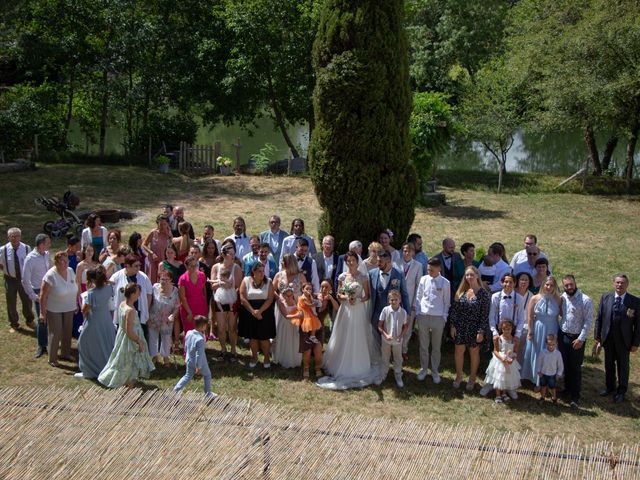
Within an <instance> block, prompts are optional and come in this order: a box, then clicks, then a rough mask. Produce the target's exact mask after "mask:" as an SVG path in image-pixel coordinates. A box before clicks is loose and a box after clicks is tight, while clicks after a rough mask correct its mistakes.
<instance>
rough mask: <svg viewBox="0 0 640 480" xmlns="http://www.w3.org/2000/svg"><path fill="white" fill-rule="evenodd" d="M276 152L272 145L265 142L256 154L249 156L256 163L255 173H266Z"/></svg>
mask: <svg viewBox="0 0 640 480" xmlns="http://www.w3.org/2000/svg"><path fill="white" fill-rule="evenodd" d="M277 151H278V149H277V147H276V146H275V145H274V144H273V143H269V142H267V143H265V144H264V146H263V147H262V148H261V149H260V151H259V152H258V153H254V154H253V155H251V158H253V160H255V162H256V171H257V172H258V173H265V172H266V171H267V169H268V168H269V164H270V163H271V161H272V160H273V156H274V155H275V153H276V152H277Z"/></svg>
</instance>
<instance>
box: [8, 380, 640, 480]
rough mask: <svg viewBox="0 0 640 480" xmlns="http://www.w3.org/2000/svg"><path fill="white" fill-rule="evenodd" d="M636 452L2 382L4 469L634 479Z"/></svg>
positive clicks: (21, 472)
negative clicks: (15, 385) (8, 384)
mask: <svg viewBox="0 0 640 480" xmlns="http://www.w3.org/2000/svg"><path fill="white" fill-rule="evenodd" d="M337 397H338V395H336V398H337ZM630 440H631V441H637V438H636V439H630ZM639 455H640V446H639V445H638V444H635V445H634V444H632V445H622V446H614V445H612V444H611V443H609V442H606V441H603V442H598V443H596V444H591V445H587V446H585V445H581V444H580V443H579V442H578V441H576V439H575V438H568V437H548V436H544V435H538V434H533V433H531V432H523V433H504V432H498V431H495V430H494V431H489V430H484V429H480V428H472V427H469V426H455V425H443V424H435V423H431V424H428V423H420V422H416V421H413V420H398V419H387V418H381V417H378V418H372V417H368V416H363V415H353V414H340V413H316V412H313V411H305V412H298V411H294V410H291V409H286V408H283V407H279V406H274V405H269V404H263V403H259V402H252V401H250V400H234V399H229V398H224V397H218V398H217V399H215V400H212V401H205V400H204V398H203V395H202V393H200V392H198V393H195V392H185V393H181V394H176V393H174V392H172V391H166V390H150V391H143V390H140V389H131V390H127V389H124V388H121V389H117V390H104V389H101V388H97V387H91V388H90V389H88V390H85V389H80V388H76V389H75V390H71V389H64V388H36V387H16V388H4V389H0V458H2V462H0V478H2V479H7V480H11V479H21V480H22V479H29V480H45V479H46V480H57V479H61V480H62V479H64V480H74V479H85V478H92V479H114V480H115V479H117V480H120V479H122V478H152V479H154V480H162V479H172V480H174V479H176V478H190V479H196V478H198V479H199V478H216V479H229V480H231V479H234V480H235V479H243V478H246V479H257V478H259V479H263V480H266V479H273V480H275V479H280V478H287V479H288V478H295V479H306V478H314V479H319V478H322V479H333V478H336V479H347V478H348V479H360V478H362V479H372V478H402V479H419V480H423V479H424V478H429V479H432V478H433V479H440V478H443V479H457V478H473V477H475V478H479V479H484V478H516V479H571V480H574V479H576V478H579V479H599V478H606V479H624V478H640V460H639Z"/></svg>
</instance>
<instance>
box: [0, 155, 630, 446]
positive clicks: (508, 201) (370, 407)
mask: <svg viewBox="0 0 640 480" xmlns="http://www.w3.org/2000/svg"><path fill="white" fill-rule="evenodd" d="M69 188H70V189H72V190H73V191H74V192H75V193H76V194H78V195H79V197H80V199H81V205H80V207H79V211H84V210H92V209H98V208H121V209H128V210H133V211H135V212H136V213H137V214H138V216H137V217H136V218H135V219H134V220H132V221H123V222H121V223H120V224H119V225H118V226H119V227H120V228H121V229H122V230H123V231H124V233H125V234H126V235H128V234H130V233H131V232H133V231H134V230H135V231H138V232H142V233H143V234H145V233H146V232H148V231H149V230H150V229H151V228H153V226H154V218H155V216H156V215H157V214H158V213H159V212H160V211H161V209H162V205H163V204H164V203H166V202H169V203H173V204H174V205H183V206H184V207H185V209H186V215H185V216H186V218H187V220H189V221H191V222H192V223H193V224H194V228H195V230H196V232H197V233H198V234H199V233H200V231H201V229H202V227H203V226H204V225H205V224H206V223H211V224H213V225H214V226H215V229H216V238H223V237H224V236H226V235H228V234H230V233H231V231H232V230H231V224H232V220H233V218H234V217H235V216H237V215H242V216H243V217H244V218H245V219H246V222H247V226H248V232H249V233H257V232H260V231H262V230H264V229H266V227H267V220H268V217H269V215H271V214H273V213H277V214H279V215H280V216H281V217H282V220H283V227H285V228H288V226H289V224H290V222H291V219H293V218H294V217H302V218H304V219H305V222H306V226H307V231H308V232H309V233H310V234H311V235H313V236H314V237H315V236H316V232H317V219H318V216H319V213H320V209H319V206H318V203H317V201H316V198H315V195H314V193H313V186H312V184H311V181H310V180H309V179H308V178H304V177H252V176H232V177H220V176H209V177H201V178H188V177H185V176H181V175H178V174H169V175H161V174H158V173H155V172H152V171H148V170H146V169H139V168H127V167H97V166H78V165H57V166H51V165H45V166H41V167H40V168H39V169H38V170H36V171H32V172H22V173H13V174H5V175H2V176H0V206H1V207H2V208H0V229H1V230H2V231H3V232H5V231H6V229H7V228H8V227H9V226H13V225H17V226H20V227H21V228H22V230H23V233H24V235H23V237H24V239H25V240H26V241H27V242H28V243H30V244H33V237H34V236H35V234H37V233H38V232H40V229H41V226H42V224H43V223H44V222H45V221H46V220H48V219H51V218H53V217H52V214H51V213H50V212H46V211H45V210H44V208H42V207H41V206H38V205H35V204H34V202H33V199H34V198H35V197H36V196H37V195H40V194H43V195H58V196H62V194H63V193H64V191H65V190H66V189H69ZM443 190H444V191H445V193H446V195H447V205H446V206H442V207H437V208H418V209H417V210H416V218H415V222H414V225H413V230H414V231H417V232H419V233H421V234H422V236H423V238H424V240H425V250H426V251H427V253H428V254H429V255H432V254H434V253H437V252H438V251H439V250H440V242H441V240H442V238H444V237H445V236H450V237H452V238H454V239H455V240H456V242H457V243H458V245H460V244H461V243H462V242H464V241H471V242H473V243H475V244H476V246H477V247H483V248H485V249H486V247H487V246H488V245H489V244H491V243H492V242H494V241H501V242H503V243H504V244H505V246H506V248H507V252H508V255H509V256H510V255H511V254H513V252H515V251H517V250H519V249H521V248H522V240H523V236H524V234H525V233H527V232H533V233H536V234H537V235H538V238H539V244H540V247H541V248H542V249H543V250H544V251H545V252H546V253H547V255H548V256H549V258H550V261H551V264H552V267H553V269H554V272H555V273H556V274H558V275H561V274H564V273H569V272H570V273H573V274H575V275H576V277H577V279H578V285H579V287H580V288H582V289H583V291H584V292H586V293H587V294H589V295H590V296H591V297H592V298H593V299H594V301H595V303H596V304H597V302H598V300H599V297H600V295H601V294H602V293H603V292H605V291H607V290H609V289H610V288H611V275H612V274H613V273H614V272H617V271H626V272H627V273H628V274H629V275H630V277H631V288H630V291H631V292H636V293H640V292H639V290H638V289H636V284H638V283H639V282H640V279H639V278H638V276H639V272H640V259H639V258H638V240H637V238H638V237H637V235H638V227H639V226H640V225H639V222H638V218H640V203H639V201H638V198H636V197H620V196H616V197H604V196H586V195H579V194H571V193H555V194H552V193H545V194H543V193H536V194H526V193H519V194H517V195H514V194H503V195H495V194H493V193H488V192H486V191H478V190H461V189H453V188H444V189H443ZM360 240H363V243H365V244H366V243H367V242H366V241H365V240H368V239H360ZM62 247H63V242H62V241H56V242H54V247H53V248H52V250H56V249H58V248H62ZM0 325H1V329H0V386H28V385H36V386H47V385H56V386H64V387H69V388H88V387H89V386H90V385H92V383H90V382H88V381H78V380H75V379H73V377H72V373H73V372H74V371H75V369H74V368H73V365H71V364H67V367H68V368H66V369H54V368H51V367H49V366H48V365H47V363H46V359H44V358H41V359H39V360H35V359H34V358H33V352H34V350H35V345H36V343H35V338H34V335H33V332H31V331H30V330H28V329H26V330H25V331H24V332H22V333H18V334H9V332H8V322H7V318H6V309H5V305H4V295H2V296H1V300H0ZM74 346H75V345H74ZM591 346H592V344H591V342H590V343H589V344H588V345H587V352H588V353H589V352H590V351H591ZM207 347H208V354H209V356H210V364H211V367H212V373H213V376H214V383H213V386H214V390H215V391H216V392H218V393H221V394H223V395H228V396H232V397H243V398H251V399H254V400H259V401H266V402H274V403H278V404H281V405H284V406H287V407H291V408H294V409H296V410H299V411H300V412H302V413H303V412H305V411H313V412H323V411H340V412H344V413H345V414H365V415H370V416H385V417H389V418H411V419H415V420H417V421H420V422H431V421H435V422H441V423H446V424H464V425H470V426H476V427H484V428H488V429H498V430H502V431H533V432H539V433H541V434H549V435H557V434H567V435H575V436H576V437H577V438H578V439H579V440H580V441H582V442H595V441H599V440H609V441H613V442H615V443H618V444H621V443H635V442H638V441H640V435H639V434H638V431H639V429H640V402H639V395H640V385H639V383H640V374H639V372H638V365H639V357H638V354H635V355H632V363H631V385H630V392H629V395H628V397H627V398H628V401H627V402H626V403H625V404H623V405H614V404H613V403H612V401H611V398H606V399H601V398H600V397H599V396H598V395H597V392H598V390H599V389H600V388H602V387H603V384H604V371H603V365H602V359H599V360H592V359H591V358H590V357H589V355H588V357H589V358H587V360H586V361H585V365H584V369H583V370H584V375H583V401H582V403H581V407H582V408H581V410H580V411H579V412H572V411H571V410H570V409H569V408H568V406H567V405H566V404H565V403H562V402H561V403H560V404H559V405H558V406H556V407H553V406H551V405H550V404H548V403H547V404H546V405H539V404H538V402H537V400H536V399H535V398H534V395H533V392H532V390H531V389H530V388H528V387H523V388H522V389H521V390H520V398H519V399H518V400H517V401H515V402H512V403H511V404H510V405H508V406H496V405H495V404H494V402H493V398H489V399H487V398H482V397H480V396H479V395H478V393H477V390H476V392H475V393H473V394H467V393H466V392H464V389H462V391H456V390H453V388H452V386H451V382H452V380H453V376H454V375H453V355H452V348H451V346H445V347H444V351H443V360H442V372H441V373H442V374H443V381H442V383H441V384H440V385H433V383H432V382H431V381H430V378H428V379H427V380H426V381H425V382H418V381H417V380H416V379H415V373H416V372H417V370H418V367H419V362H418V355H417V344H416V343H413V344H412V346H411V351H410V359H409V362H408V364H406V365H405V383H406V387H405V388H404V389H403V390H402V391H399V390H397V389H396V388H395V384H394V383H393V381H392V376H391V375H390V376H389V379H388V380H387V382H385V383H384V384H383V385H382V386H381V387H369V388H366V389H364V390H350V391H346V392H330V391H325V390H321V389H319V388H317V387H315V386H314V385H313V383H311V382H303V381H302V379H301V376H302V375H301V371H300V369H294V370H283V369H279V368H273V369H272V370H270V371H265V370H263V369H261V367H260V365H259V366H258V368H257V369H256V370H255V371H250V370H249V369H248V368H247V367H246V363H248V352H247V350H246V349H244V348H241V350H240V351H241V352H242V354H243V358H242V359H241V361H240V362H239V363H238V364H229V363H222V362H218V361H216V360H215V354H216V353H217V350H216V349H217V348H218V345H217V344H214V343H211V342H210V343H208V345H207ZM178 363H179V367H178V368H177V369H175V368H170V369H161V370H160V371H158V372H155V373H154V375H153V377H152V378H151V379H150V380H149V381H147V382H145V385H146V387H148V388H171V387H172V386H173V385H174V384H175V383H176V382H177V380H178V378H180V377H181V376H182V374H183V372H184V370H183V366H182V362H181V360H180V359H178ZM485 368H486V360H485V361H484V362H483V364H482V366H481V373H483V372H484V369H485ZM481 377H482V375H481ZM188 388H189V389H191V390H199V389H201V388H202V381H201V380H197V381H194V382H192V383H191V384H190V385H189V387H188Z"/></svg>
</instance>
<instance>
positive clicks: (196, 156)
mask: <svg viewBox="0 0 640 480" xmlns="http://www.w3.org/2000/svg"><path fill="white" fill-rule="evenodd" d="M221 151H222V148H221V145H220V142H216V143H215V145H190V144H188V143H187V142H180V155H179V156H178V167H179V169H180V171H182V172H187V173H195V174H203V175H204V174H208V173H214V172H215V171H216V159H217V158H218V157H219V156H220V152H221Z"/></svg>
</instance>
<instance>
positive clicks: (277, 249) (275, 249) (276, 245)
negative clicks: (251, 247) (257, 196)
mask: <svg viewBox="0 0 640 480" xmlns="http://www.w3.org/2000/svg"><path fill="white" fill-rule="evenodd" d="M285 238H287V233H286V232H285V231H284V230H280V217H279V216H278V215H271V218H269V230H265V231H264V232H261V233H260V243H268V244H269V248H270V249H271V253H272V254H273V259H274V260H275V262H276V265H280V254H281V253H282V244H283V242H284V239H285Z"/></svg>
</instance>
